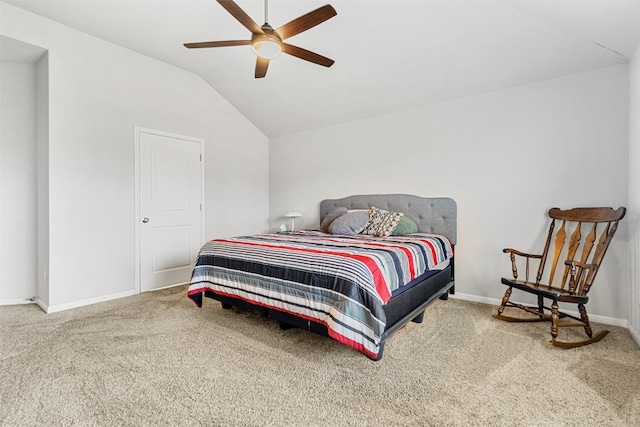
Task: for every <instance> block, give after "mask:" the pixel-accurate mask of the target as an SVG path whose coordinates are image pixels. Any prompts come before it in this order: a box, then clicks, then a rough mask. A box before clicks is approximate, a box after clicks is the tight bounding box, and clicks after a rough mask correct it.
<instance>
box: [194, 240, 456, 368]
mask: <svg viewBox="0 0 640 427" xmlns="http://www.w3.org/2000/svg"><path fill="white" fill-rule="evenodd" d="M452 256H453V248H452V246H451V243H450V242H449V240H448V239H447V238H446V237H444V236H441V235H435V234H426V233H416V234H411V235H408V236H402V237H400V236H390V237H373V236H364V235H355V236H342V235H340V236H338V235H330V234H325V233H321V232H316V231H296V232H292V233H283V234H259V235H254V236H243V237H234V238H226V239H215V240H212V241H210V242H208V243H206V244H205V245H204V246H203V247H202V249H201V250H200V254H199V255H198V259H197V261H196V265H195V267H194V270H193V275H192V277H191V283H190V286H189V291H188V296H189V298H191V299H192V300H193V301H194V302H195V303H196V304H197V305H198V307H200V306H202V295H203V292H205V291H211V292H214V293H216V294H220V295H226V296H230V297H233V298H239V299H242V300H245V301H248V302H250V303H253V304H257V305H261V306H266V307H269V308H271V309H275V310H280V311H284V312H288V313H291V314H294V315H296V316H298V317H302V318H305V319H308V320H312V321H315V322H318V323H321V324H324V325H325V326H326V327H327V329H328V331H329V336H331V337H332V338H334V339H336V340H338V341H340V342H342V343H344V344H346V345H348V346H351V347H353V348H355V349H357V350H359V351H361V352H362V353H364V354H366V355H367V356H369V357H372V358H374V359H375V358H376V357H377V355H378V352H379V346H380V339H381V337H382V334H383V332H384V329H385V324H386V319H385V314H384V311H383V306H384V304H386V303H387V301H389V299H390V298H391V294H392V293H393V291H394V290H396V289H398V288H400V287H402V286H403V285H405V284H407V283H409V282H410V281H411V280H413V279H415V278H417V277H419V276H420V275H422V274H424V273H425V272H426V271H428V270H429V269H432V268H433V267H434V266H435V265H437V264H439V263H440V262H442V261H445V260H446V259H449V258H451V257H452Z"/></svg>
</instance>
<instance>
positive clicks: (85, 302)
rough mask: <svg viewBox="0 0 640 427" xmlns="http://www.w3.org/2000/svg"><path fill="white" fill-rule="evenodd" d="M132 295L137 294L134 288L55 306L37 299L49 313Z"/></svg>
mask: <svg viewBox="0 0 640 427" xmlns="http://www.w3.org/2000/svg"><path fill="white" fill-rule="evenodd" d="M132 295H136V292H135V291H133V290H131V291H124V292H118V293H116V294H111V295H105V296H101V297H96V298H89V299H85V300H80V301H73V302H70V303H66V304H59V305H54V306H47V305H46V304H44V303H43V302H41V301H39V300H38V301H37V304H38V305H39V306H40V307H41V308H42V309H43V310H44V311H46V312H47V313H57V312H59V311H64V310H69V309H71V308H78V307H82V306H85V305H91V304H97V303H99V302H105V301H110V300H114V299H118V298H124V297H130V296H132Z"/></svg>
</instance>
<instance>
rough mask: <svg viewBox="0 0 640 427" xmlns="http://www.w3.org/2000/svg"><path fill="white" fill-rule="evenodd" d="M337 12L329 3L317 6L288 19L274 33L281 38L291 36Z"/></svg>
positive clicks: (320, 22)
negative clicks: (297, 16)
mask: <svg viewBox="0 0 640 427" xmlns="http://www.w3.org/2000/svg"><path fill="white" fill-rule="evenodd" d="M337 14H338V12H336V10H335V9H334V8H333V7H332V6H331V5H330V4H327V5H325V6H322V7H319V8H318V9H316V10H313V11H311V12H309V13H307V14H306V15H302V16H300V17H299V18H296V19H294V20H293V21H289V22H287V23H286V24H284V25H283V26H281V27H280V28H278V29H277V30H276V33H278V35H279V36H280V38H281V39H282V40H284V39H288V38H289V37H293V36H295V35H296V34H300V33H301V32H303V31H307V30H308V29H309V28H313V27H315V26H316V25H318V24H322V23H323V22H324V21H326V20H327V19H330V18H333V17H334V16H336V15H337Z"/></svg>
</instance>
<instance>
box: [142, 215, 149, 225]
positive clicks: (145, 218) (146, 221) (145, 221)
mask: <svg viewBox="0 0 640 427" xmlns="http://www.w3.org/2000/svg"><path fill="white" fill-rule="evenodd" d="M142 222H144V223H145V224H146V223H148V222H149V218H147V217H146V216H145V217H144V218H142Z"/></svg>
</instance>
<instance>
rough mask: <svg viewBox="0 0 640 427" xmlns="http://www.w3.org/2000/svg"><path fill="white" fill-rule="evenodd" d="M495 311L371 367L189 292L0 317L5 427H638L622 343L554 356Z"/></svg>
mask: <svg viewBox="0 0 640 427" xmlns="http://www.w3.org/2000/svg"><path fill="white" fill-rule="evenodd" d="M494 312H495V307H492V306H489V305H484V304H478V303H472V302H467V301H462V300H456V299H449V300H448V301H437V302H435V303H434V304H433V305H432V306H431V307H429V308H428V309H427V311H426V313H425V317H424V322H423V323H422V324H415V323H409V324H408V325H407V326H406V327H404V328H403V329H401V330H400V331H398V332H397V333H396V334H395V335H394V336H393V337H391V338H390V339H389V340H388V341H387V344H386V346H385V351H384V356H383V358H382V360H381V361H378V362H373V361H371V360H369V359H368V358H366V357H365V356H364V355H362V354H361V353H359V352H357V351H355V350H353V349H351V348H349V347H346V346H344V345H342V344H340V343H338V342H336V341H334V340H332V339H329V338H325V337H321V336H318V335H315V334H312V333H310V332H306V331H302V330H296V329H290V330H281V329H280V328H279V326H278V324H277V323H276V322H275V321H273V320H269V319H265V318H261V317H259V316H256V315H254V314H251V313H247V312H243V311H240V310H237V309H232V310H223V309H222V308H221V306H220V304H219V303H217V302H215V301H212V300H207V301H205V303H204V306H203V308H201V309H198V308H197V307H196V306H195V305H194V304H193V303H192V302H191V301H190V300H189V299H187V297H186V287H185V286H178V287H174V288H169V289H164V290H160V291H156V292H149V293H144V294H141V295H137V296H133V297H128V298H123V299H119V300H114V301H108V302H104V303H100V304H95V305H91V306H87V307H81V308H77V309H73V310H68V311H64V312H60V313H53V314H45V313H43V312H42V311H41V310H40V309H39V308H38V307H37V306H35V305H20V306H3V307H0V334H1V335H0V338H1V347H0V425H2V426H374V425H375V426H494V425H495V426H616V427H620V426H638V425H640V350H639V349H638V346H637V345H636V343H635V341H634V340H633V338H632V337H631V335H630V334H629V332H628V331H627V330H625V329H624V328H618V327H608V329H609V330H610V331H611V332H610V333H609V335H608V336H607V337H605V338H604V339H603V340H602V341H600V342H599V343H596V344H592V345H589V346H586V347H581V348H576V349H572V350H561V349H557V348H554V347H551V346H550V345H549V332H548V331H549V325H548V324H547V323H529V324H509V323H506V322H501V321H498V320H495V319H493V318H492V317H491V315H492V314H493V313H494ZM601 328H602V326H601V325H595V330H596V332H597V331H598V330H599V329H601ZM561 333H566V332H565V331H564V330H563V331H561Z"/></svg>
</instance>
